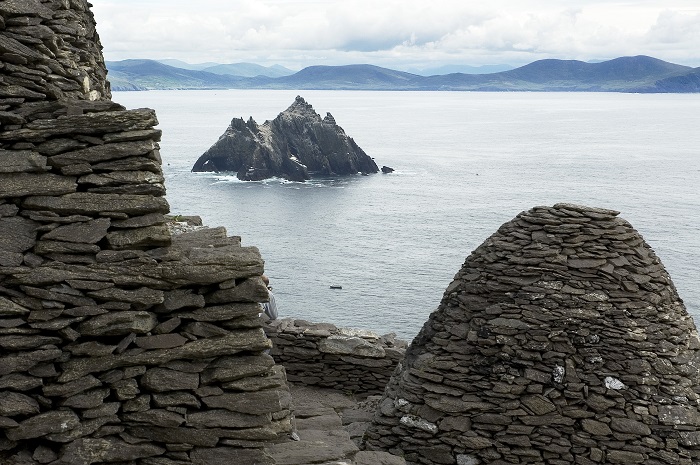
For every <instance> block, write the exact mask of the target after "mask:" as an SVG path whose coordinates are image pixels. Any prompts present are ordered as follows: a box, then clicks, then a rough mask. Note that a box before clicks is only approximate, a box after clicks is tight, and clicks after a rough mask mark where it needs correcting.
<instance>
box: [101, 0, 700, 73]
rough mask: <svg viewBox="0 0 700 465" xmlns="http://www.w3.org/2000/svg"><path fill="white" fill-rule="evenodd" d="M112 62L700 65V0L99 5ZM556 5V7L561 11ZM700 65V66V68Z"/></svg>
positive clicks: (112, 0)
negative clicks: (639, 61)
mask: <svg viewBox="0 0 700 465" xmlns="http://www.w3.org/2000/svg"><path fill="white" fill-rule="evenodd" d="M92 3H93V4H94V8H93V11H94V12H95V15H96V18H97V21H98V31H99V33H100V36H101V38H102V43H103V45H104V47H105V56H106V57H107V59H124V58H179V59H183V60H185V61H189V62H202V61H218V62H233V61H257V62H260V63H261V64H272V63H273V62H277V63H281V64H284V65H287V66H292V67H296V68H300V67H302V66H308V65H311V64H344V63H357V62H365V63H373V64H379V65H384V66H388V65H392V66H397V65H401V64H404V65H409V64H410V65H416V64H418V63H420V62H423V63H431V62H432V63H435V62H440V61H441V62H450V63H463V64H472V65H478V64H489V63H513V64H520V63H525V62H529V61H533V60H535V59H538V58H549V57H552V58H567V59H568V58H572V59H582V60H590V59H605V58H612V57H615V56H620V55H636V54H650V55H653V54H657V55H656V56H659V58H666V59H668V58H671V57H673V58H675V59H676V60H679V61H680V62H683V60H686V61H694V62H698V61H700V56H698V50H700V38H699V35H700V32H698V31H700V6H694V5H693V3H695V0H693V1H688V0H668V1H667V2H666V3H665V4H664V5H663V6H659V5H658V2H654V1H651V0H649V1H645V0H640V1H637V2H632V1H626V2H625V1H620V2H603V1H602V0H595V1H594V0H588V1H586V0H584V1H573V0H560V1H558V2H551V1H545V0H529V1H518V0H490V1H489V2H472V1H465V0H432V1H430V2H426V1H424V0H420V1H419V0H401V1H399V0H383V1H381V2H377V1H376V0H346V1H340V0H322V1H314V0H307V1H302V0H228V1H224V0H197V1H190V0H187V1H183V0H169V1H168V2H165V1H164V0H149V1H143V0H139V1H133V0H92ZM553 3H555V5H553ZM697 64H700V63H697Z"/></svg>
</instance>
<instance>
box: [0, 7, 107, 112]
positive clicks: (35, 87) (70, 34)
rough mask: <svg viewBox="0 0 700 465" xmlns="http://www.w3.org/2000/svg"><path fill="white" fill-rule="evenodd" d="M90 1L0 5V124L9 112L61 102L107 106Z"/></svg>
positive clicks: (97, 38)
mask: <svg viewBox="0 0 700 465" xmlns="http://www.w3.org/2000/svg"><path fill="white" fill-rule="evenodd" d="M89 7H90V4H89V3H88V2H87V1H86V0H2V1H0V31H1V32H2V34H0V70H1V71H2V76H1V77H0V123H6V124H16V123H18V122H21V115H17V114H13V113H12V112H8V111H7V110H8V109H10V110H12V109H17V108H19V107H27V106H32V105H34V104H37V103H41V102H47V101H57V100H71V99H80V100H83V99H86V100H105V99H106V100H109V99H110V98H111V93H110V90H109V82H108V81H107V79H106V76H107V69H106V67H105V65H104V61H103V59H102V45H101V44H100V39H99V36H98V35H97V31H96V28H95V20H94V17H93V15H92V12H91V11H90V8H89Z"/></svg>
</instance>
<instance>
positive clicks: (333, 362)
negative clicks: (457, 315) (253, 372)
mask: <svg viewBox="0 0 700 465" xmlns="http://www.w3.org/2000/svg"><path fill="white" fill-rule="evenodd" d="M265 332H266V333H267V335H268V337H269V338H270V340H271V341H272V344H273V349H272V351H271V352H270V354H271V355H272V357H273V358H274V359H275V362H277V363H278V364H280V365H283V366H284V368H285V371H286V372H287V379H288V380H289V381H291V382H294V383H298V384H305V385H310V386H319V387H324V388H329V389H335V390H338V391H343V392H352V393H361V394H363V395H374V394H381V393H382V392H383V391H384V387H385V386H386V385H387V383H388V382H389V379H390V377H391V374H392V373H393V371H394V369H395V368H396V365H397V364H398V362H399V360H401V359H402V358H403V356H404V353H405V351H406V346H407V343H406V342H404V341H402V340H400V339H396V337H395V335H393V334H387V335H384V336H379V335H377V334H376V333H373V332H371V331H366V330H358V329H349V328H338V327H336V326H335V325H332V324H329V323H310V322H307V321H304V320H294V319H289V318H285V319H281V320H275V321H271V322H269V323H268V324H266V325H265Z"/></svg>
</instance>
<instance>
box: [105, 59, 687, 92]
mask: <svg viewBox="0 0 700 465" xmlns="http://www.w3.org/2000/svg"><path fill="white" fill-rule="evenodd" d="M168 63H171V64H166V63H163V62H159V61H155V60H124V61H112V62H107V69H108V70H109V75H108V79H109V80H110V82H111V84H112V90H152V89H153V90H155V89H322V90H423V91H433V90H457V91H493V92H508V91H511V92H515V91H530V92H534V91H540V92H639V93H651V92H667V93H688V92H700V68H691V67H689V66H683V65H678V64H674V63H669V62H666V61H662V60H659V59H656V58H652V57H648V56H635V57H621V58H615V59H613V60H609V61H604V62H601V63H586V62H583V61H576V60H552V59H550V60H539V61H535V62H533V63H530V64H528V65H525V66H522V67H520V68H515V69H510V70H506V71H500V72H493V73H487V74H467V73H463V72H460V73H450V74H435V75H431V76H422V75H418V74H413V73H407V72H403V71H395V70H392V69H388V68H381V67H378V66H373V65H346V66H310V67H308V68H304V69H302V70H301V71H299V72H296V73H295V72H293V71H291V70H289V69H287V68H284V67H282V66H273V67H264V66H260V65H255V64H252V63H236V64H228V65H226V64H217V63H202V64H200V65H188V64H187V63H184V62H178V61H174V60H171V61H169V62H168ZM173 65H179V66H173ZM183 66H187V68H185V67H183ZM188 68H189V69H188Z"/></svg>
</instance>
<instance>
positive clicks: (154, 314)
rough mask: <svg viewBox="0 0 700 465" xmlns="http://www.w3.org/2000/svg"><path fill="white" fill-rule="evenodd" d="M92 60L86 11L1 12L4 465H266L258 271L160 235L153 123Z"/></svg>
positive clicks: (281, 401)
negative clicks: (122, 98) (119, 95)
mask: <svg viewBox="0 0 700 465" xmlns="http://www.w3.org/2000/svg"><path fill="white" fill-rule="evenodd" d="M100 48H101V47H100V44H99V38H98V37H97V34H96V32H95V27H94V20H93V17H92V14H91V13H90V11H89V4H88V3H87V2H85V1H83V0H42V1H39V0H2V1H0V72H1V74H0V125H1V126H0V463H2V464H3V465H5V464H8V465H11V464H22V465H34V464H53V465H61V464H65V465H68V464H71V465H81V464H84V465H89V464H99V463H124V464H125V463H129V464H140V465H177V464H185V463H187V464H189V463H197V464H219V463H227V464H228V463H240V464H248V463H257V464H266V463H273V461H272V459H271V458H270V457H269V456H268V455H267V454H266V453H265V452H264V450H263V449H264V445H265V444H266V443H268V442H269V441H271V440H275V439H276V438H277V437H278V436H280V435H281V434H283V433H287V432H289V431H291V423H290V409H289V404H290V396H289V392H288V388H287V386H286V381H285V375H284V370H283V369H282V368H281V367H279V366H276V365H275V363H274V360H273V359H272V358H271V357H270V356H269V355H267V354H265V353H264V352H265V350H267V349H269V348H270V347H271V344H270V341H269V340H268V339H267V337H266V336H265V333H264V331H263V329H262V321H261V319H260V318H259V316H258V312H259V311H260V307H259V304H258V302H260V301H262V300H266V298H267V289H266V288H265V286H264V284H263V283H262V280H261V279H260V275H261V274H262V272H263V260H262V259H261V257H260V254H259V252H258V250H257V249H256V248H254V247H242V246H241V244H240V238H237V237H229V236H228V235H227V233H226V231H225V230H224V229H223V228H203V229H199V230H197V231H192V232H186V233H182V234H178V235H172V234H171V231H170V229H169V228H168V225H167V223H166V218H165V216H164V215H165V214H166V213H168V211H169V206H168V203H167V201H166V199H165V197H164V195H165V187H164V183H163V182H164V181H163V175H162V171H161V160H160V154H159V147H158V141H159V140H160V130H158V129H156V128H155V126H156V125H157V124H158V122H157V119H156V115H155V113H154V112H153V111H152V110H148V109H138V110H129V111H127V110H125V109H124V107H122V106H120V105H118V104H116V103H114V102H111V101H110V100H109V97H110V94H109V84H108V83H107V82H106V81H105V79H104V77H105V74H106V71H105V68H104V63H103V60H102V57H101V54H100Z"/></svg>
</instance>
